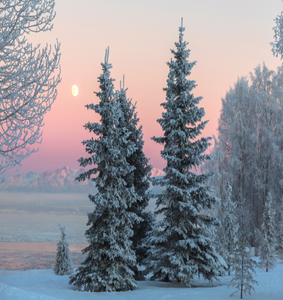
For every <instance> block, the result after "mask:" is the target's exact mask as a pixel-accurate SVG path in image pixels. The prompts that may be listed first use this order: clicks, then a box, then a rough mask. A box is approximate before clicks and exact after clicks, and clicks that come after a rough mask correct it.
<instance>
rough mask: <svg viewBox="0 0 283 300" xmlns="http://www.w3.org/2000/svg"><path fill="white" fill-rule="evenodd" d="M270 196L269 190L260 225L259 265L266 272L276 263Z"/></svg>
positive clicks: (272, 211) (272, 210)
mask: <svg viewBox="0 0 283 300" xmlns="http://www.w3.org/2000/svg"><path fill="white" fill-rule="evenodd" d="M271 206H272V196H271V193H270V192H269V193H268V195H267V198H266V202H265V205H264V209H263V222H262V225H261V232H262V244H261V246H260V259H259V267H260V268H262V269H265V270H266V272H268V270H271V269H273V268H274V267H275V265H276V258H275V254H276V252H275V247H276V237H275V230H274V215H275V212H274V209H272V207H271Z"/></svg>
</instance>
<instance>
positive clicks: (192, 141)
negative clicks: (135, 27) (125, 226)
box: [147, 22, 226, 286]
mask: <svg viewBox="0 0 283 300" xmlns="http://www.w3.org/2000/svg"><path fill="white" fill-rule="evenodd" d="M182 23H183V22H182ZM184 30H185V28H184V27H183V25H181V27H179V41H178V42H177V43H175V45H176V48H177V49H176V50H171V52H172V54H173V56H174V59H172V60H171V61H170V62H168V63H167V64H168V66H169V75H168V79H167V87H166V88H165V89H164V90H165V91H166V101H165V102H164V103H162V104H161V105H162V106H163V107H164V110H165V111H164V112H163V113H162V118H160V119H158V120H157V121H158V123H159V124H160V125H161V127H162V129H163V132H164V135H163V136H162V137H153V140H154V141H156V142H157V143H160V144H162V145H164V149H163V150H162V151H161V156H162V157H163V158H164V159H165V160H166V162H167V165H166V167H165V169H164V172H165V175H164V176H163V177H161V178H155V179H153V185H161V186H164V187H165V191H164V192H161V193H160V194H158V195H157V201H156V204H157V206H158V210H157V211H156V213H157V214H161V213H162V214H163V215H164V219H163V220H162V221H160V222H158V223H157V225H156V227H155V228H154V229H153V230H152V231H151V232H150V234H149V236H148V238H147V243H148V244H149V246H150V255H149V257H148V258H147V272H152V273H153V276H152V279H161V280H164V281H171V280H177V281H178V282H180V283H184V284H186V285H188V286H190V285H191V284H192V282H193V281H194V277H195V276H196V275H197V274H201V275H203V277H204V278H205V279H207V280H210V281H213V280H214V279H215V278H216V277H217V276H219V275H221V274H222V273H221V272H222V271H223V270H224V269H225V268H226V264H225V262H224V260H223V259H222V257H220V256H219V255H218V254H217V253H216V250H215V246H214V242H213V240H212V239H213V238H214V237H212V235H211V232H212V230H211V227H213V226H217V225H219V220H218V219H216V218H214V217H211V216H209V215H207V214H205V213H203V212H204V210H205V209H213V207H214V204H216V203H217V199H216V198H215V197H213V196H211V195H210V190H211V189H210V187H207V186H204V183H205V182H206V181H207V180H208V179H209V177H210V176H211V175H212V174H200V175H197V174H196V173H194V172H193V170H192V168H196V167H198V166H200V165H201V164H202V163H203V162H204V161H206V160H208V159H210V158H211V157H210V156H209V155H206V154H204V152H205V151H206V149H207V147H208V146H209V144H210V143H209V140H210V138H204V137H202V138H199V139H197V136H198V135H200V134H201V132H202V130H203V129H204V127H205V125H206V123H207V121H202V118H203V116H204V114H205V112H204V109H203V108H199V107H198V104H199V102H200V100H201V99H202V97H194V95H193V93H192V90H193V89H194V88H195V87H196V83H195V81H193V80H189V79H187V77H188V76H189V75H190V74H191V69H192V67H193V66H194V65H195V63H196V62H189V61H188V57H189V54H190V50H188V49H186V47H187V44H188V43H187V42H185V41H184V40H183V36H184Z"/></svg>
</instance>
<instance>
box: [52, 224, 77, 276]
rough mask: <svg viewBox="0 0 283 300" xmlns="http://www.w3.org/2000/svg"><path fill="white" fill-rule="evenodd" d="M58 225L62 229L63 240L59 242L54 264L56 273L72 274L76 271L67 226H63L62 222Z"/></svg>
mask: <svg viewBox="0 0 283 300" xmlns="http://www.w3.org/2000/svg"><path fill="white" fill-rule="evenodd" d="M58 225H59V227H60V230H61V241H60V242H59V243H58V244H57V257H56V263H55V266H54V273H55V274H56V275H71V274H73V272H74V271H73V266H72V260H71V254H70V250H69V243H68V241H67V235H66V226H65V227H62V226H61V224H58Z"/></svg>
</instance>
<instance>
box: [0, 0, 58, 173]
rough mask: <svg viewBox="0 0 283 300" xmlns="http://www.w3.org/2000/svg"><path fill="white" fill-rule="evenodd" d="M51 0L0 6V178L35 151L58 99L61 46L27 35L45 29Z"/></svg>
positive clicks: (15, 0) (17, 0)
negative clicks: (42, 43)
mask: <svg viewBox="0 0 283 300" xmlns="http://www.w3.org/2000/svg"><path fill="white" fill-rule="evenodd" d="M54 5H55V1H54V0H45V1H42V0H32V1H31V0H3V1H1V2H0V24H1V27H0V175H1V174H4V173H5V171H7V169H9V168H12V167H14V166H18V167H19V166H20V165H21V161H22V160H23V159H24V158H27V157H28V156H29V155H30V154H32V153H33V152H35V151H37V150H36V149H34V148H31V146H32V145H34V144H35V143H40V142H41V137H42V131H41V127H42V126H43V125H44V123H43V117H44V115H45V114H46V112H47V111H49V110H50V108H51V105H52V103H53V102H54V100H55V99H56V96H57V89H56V87H57V85H58V83H59V82H60V80H61V78H60V66H59V62H60V44H59V43H58V41H57V43H56V45H55V48H54V50H53V51H52V48H51V47H50V46H48V45H46V46H45V47H43V48H41V47H40V45H37V46H36V47H33V46H32V44H31V43H29V42H28V41H27V39H26V35H27V34H29V33H31V32H41V31H49V30H51V29H52V28H53V24H52V22H53V19H54V17H55V11H54Z"/></svg>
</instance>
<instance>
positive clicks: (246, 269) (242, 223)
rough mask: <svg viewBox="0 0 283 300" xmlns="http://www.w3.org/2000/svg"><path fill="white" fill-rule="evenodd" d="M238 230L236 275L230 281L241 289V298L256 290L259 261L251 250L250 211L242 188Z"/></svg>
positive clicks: (230, 284) (234, 265) (239, 201)
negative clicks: (256, 260) (255, 277)
mask: <svg viewBox="0 0 283 300" xmlns="http://www.w3.org/2000/svg"><path fill="white" fill-rule="evenodd" d="M238 198H239V199H238V201H237V203H238V208H237V215H238V225H239V226H238V230H237V239H238V242H237V244H236V248H235V252H234V259H233V270H234V271H235V276H234V277H233V278H232V280H231V281H230V283H229V287H230V286H232V287H235V288H236V289H237V291H236V292H234V293H232V294H231V296H233V295H234V294H235V293H237V292H238V291H240V295H241V299H243V294H247V293H248V294H251V291H252V290H254V288H253V286H252V284H255V283H256V284H257V281H256V280H254V279H253V275H252V273H255V268H256V267H257V263H256V262H255V261H254V260H253V259H252V258H251V255H250V251H251V247H250V244H249V231H248V228H249V226H248V222H249V221H248V212H247V207H246V206H247V205H246V200H245V199H244V198H243V196H242V190H241V189H240V192H239V197H238Z"/></svg>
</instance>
